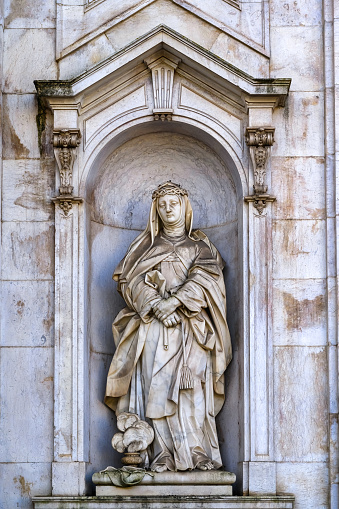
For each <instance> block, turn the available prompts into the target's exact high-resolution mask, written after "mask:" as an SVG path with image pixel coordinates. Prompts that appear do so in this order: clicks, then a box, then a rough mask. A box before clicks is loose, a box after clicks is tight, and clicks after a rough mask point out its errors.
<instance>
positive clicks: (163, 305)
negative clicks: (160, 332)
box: [152, 295, 181, 327]
mask: <svg viewBox="0 0 339 509" xmlns="http://www.w3.org/2000/svg"><path fill="white" fill-rule="evenodd" d="M179 306H181V302H180V300H179V299H177V298H176V297H175V296H174V295H172V296H171V297H169V298H168V299H162V300H160V301H158V302H157V303H156V304H155V305H154V306H153V308H152V309H153V312H154V314H155V316H156V317H157V319H158V320H160V321H161V322H162V323H163V324H164V325H165V327H175V326H176V325H178V324H179V323H180V322H181V320H180V316H179V315H178V313H177V312H176V309H177V308H178V307H179Z"/></svg>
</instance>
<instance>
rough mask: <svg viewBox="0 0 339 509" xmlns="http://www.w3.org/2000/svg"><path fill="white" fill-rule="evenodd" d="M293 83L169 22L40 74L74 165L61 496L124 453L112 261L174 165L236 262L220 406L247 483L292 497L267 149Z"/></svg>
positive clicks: (248, 488)
mask: <svg viewBox="0 0 339 509" xmlns="http://www.w3.org/2000/svg"><path fill="white" fill-rule="evenodd" d="M163 70H166V73H165V72H163ZM157 73H158V75H161V76H163V75H165V74H166V76H168V77H169V79H168V81H166V83H167V84H166V83H165V82H164V83H160V82H159V81H157V80H156V79H155V76H156V75H157ZM157 83H158V85H157ZM159 83H160V84H161V86H162V85H163V86H162V88H164V87H165V85H166V87H167V88H166V94H165V95H164V96H166V100H164V101H160V102H159V100H158V96H159V88H157V87H158V86H160V85H159ZM289 85H290V80H288V79H282V78H279V79H276V80H272V79H267V80H265V79H256V78H253V77H252V76H249V75H247V74H245V73H244V72H242V71H241V70H239V69H237V68H235V67H234V66H233V65H230V64H229V63H228V62H226V61H224V60H222V59H221V58H220V57H216V56H215V55H213V54H212V53H211V52H209V51H205V50H204V49H202V48H201V47H200V46H198V45H196V44H195V43H194V42H192V41H189V40H187V38H185V37H182V36H180V35H179V34H178V33H176V32H174V31H173V30H172V29H170V28H168V27H166V26H163V25H161V26H159V27H157V28H155V29H154V30H152V31H151V32H149V33H147V34H146V35H145V36H143V37H141V38H140V39H138V41H136V42H135V43H133V44H132V45H128V46H126V48H124V49H123V50H121V52H119V54H117V55H113V56H111V57H110V58H108V59H107V60H105V62H103V63H101V64H98V65H97V66H96V67H94V68H92V69H90V70H89V71H86V72H85V73H83V74H80V75H79V76H78V77H76V78H73V79H71V80H60V81H39V82H36V88H37V91H38V95H39V101H41V102H43V103H44V105H45V106H46V107H49V108H50V109H51V110H52V111H53V114H54V134H55V136H54V147H55V154H56V159H57V163H58V171H57V173H56V195H57V196H56V197H55V198H54V199H53V200H54V202H55V205H56V208H55V281H56V283H55V296H56V297H55V330H56V339H55V372H54V380H55V399H54V401H55V406H54V427H55V436H54V461H53V465H52V495H53V497H67V496H70V497H73V496H79V495H80V496H83V495H88V494H91V493H93V485H92V484H91V476H92V474H93V473H94V472H95V471H99V470H102V469H104V468H106V467H107V466H108V465H110V466H118V465H119V458H118V455H117V453H115V452H114V451H113V449H112V448H111V445H110V441H111V438H112V435H113V434H114V433H115V431H116V428H115V416H114V414H113V412H112V411H111V410H109V409H108V408H106V407H105V405H104V404H103V397H104V392H105V382H106V375H107V372H108V368H109V364H110V361H111V358H112V355H113V350H114V347H113V338H112V332H111V324H112V321H113V319H114V318H115V316H116V314H117V313H118V312H119V310H120V309H121V308H122V307H123V306H124V303H123V301H122V299H121V298H120V297H119V295H118V293H117V289H116V285H115V283H114V282H113V281H112V273H113V270H114V268H115V266H116V265H117V263H118V262H119V261H120V259H121V258H122V257H123V255H124V253H125V252H126V249H127V247H128V246H129V244H130V242H131V241H132V240H133V239H134V238H135V237H136V236H137V235H138V233H139V232H140V231H141V230H142V229H143V228H144V227H145V225H146V222H147V217H148V212H149V207H150V202H151V191H152V190H153V189H154V188H156V187H157V186H158V184H159V183H162V182H163V181H165V180H167V179H172V180H173V181H174V182H177V183H180V184H182V185H183V186H184V187H185V188H187V190H188V191H189V194H190V198H191V201H192V205H193V210H194V227H195V228H200V229H202V230H204V231H206V233H207V234H208V236H209V238H210V239H211V240H212V242H214V243H215V245H216V246H217V248H218V249H219V251H220V253H221V255H222V256H223V258H224V260H225V262H226V268H225V273H224V274H225V281H226V289H227V298H228V323H229V326H230V331H231V336H232V343H233V352H234V355H233V361H232V363H231V364H230V366H229V368H228V369H227V371H226V384H227V387H226V402H225V405H224V408H223V410H222V411H221V413H220V414H219V416H218V420H217V426H218V433H219V439H220V443H221V444H220V445H221V453H222V459H223V462H224V465H225V467H226V469H227V470H230V471H232V472H234V473H236V475H237V484H236V485H235V487H234V492H235V493H238V494H240V495H242V494H250V495H254V496H261V495H263V496H264V497H265V496H267V495H270V496H271V497H275V496H276V463H275V453H274V428H273V419H274V413H273V411H274V408H273V376H274V373H273V363H272V348H273V347H272V337H271V322H270V320H271V310H270V301H271V299H270V295H271V292H272V288H271V281H272V278H271V275H270V274H271V272H270V271H271V266H272V249H271V234H272V220H271V202H272V201H273V200H274V199H275V198H274V196H271V195H270V194H269V193H270V192H271V190H270V172H269V165H267V162H268V160H269V151H270V147H271V146H272V144H273V142H274V126H272V112H273V110H274V108H277V107H282V106H284V103H285V99H286V96H287V93H288V89H289ZM247 144H248V145H249V147H250V151H249V150H248V147H247ZM250 159H252V165H253V168H252V167H251V162H250ZM253 187H254V194H253ZM85 480H86V482H85ZM53 497H52V499H53V500H51V504H52V505H51V506H50V507H53V503H54V501H56V502H55V503H59V502H58V501H57V499H55V498H53ZM40 502H41V504H43V503H45V502H44V501H43V500H40V501H38V500H37V501H36V502H35V503H36V507H40V506H39V504H40ZM46 503H47V502H46ZM79 503H80V502H79ZM81 503H82V502H81ZM88 503H90V501H88ZM258 503H259V502H258ZM284 503H285V502H284ZM286 503H287V502H286ZM288 504H290V501H288V503H287V505H282V506H281V507H291V506H290V505H288ZM264 506H265V505H264ZM264 506H262V507H264ZM256 507H261V506H259V505H257V506H256ZM265 507H267V506H265ZM275 507H278V506H275ZM279 507H280V506H279Z"/></svg>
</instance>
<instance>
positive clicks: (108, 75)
mask: <svg viewBox="0 0 339 509" xmlns="http://www.w3.org/2000/svg"><path fill="white" fill-rule="evenodd" d="M159 50H165V51H167V52H169V53H170V54H172V55H173V57H175V58H176V59H178V60H179V61H180V63H179V65H178V68H177V72H179V73H180V72H181V73H187V74H188V75H190V76H192V77H193V78H194V79H196V80H200V81H201V82H203V83H206V84H207V85H208V86H210V87H212V88H214V89H215V90H216V91H218V90H219V91H220V92H221V93H223V94H224V95H227V96H229V97H232V98H233V100H234V101H235V102H238V104H239V106H240V105H242V106H244V105H245V101H246V100H247V99H249V98H261V100H268V101H272V102H273V103H275V104H276V105H283V104H284V101H285V98H286V96H287V93H288V90H289V86H290V80H289V79H283V78H279V79H264V78H256V77H253V76H250V75H249V74H247V73H245V72H243V71H242V70H241V69H238V68H237V67H235V66H234V65H232V64H230V63H229V62H227V61H225V60H223V59H221V58H220V57H218V56H217V55H216V54H213V53H212V52H210V51H207V50H206V49H204V48H202V47H201V46H199V45H197V44H196V43H194V42H193V41H190V40H188V39H187V38H186V37H183V36H182V35H181V34H179V33H178V32H175V31H174V30H172V29H171V28H169V27H167V26H164V25H160V26H158V27H156V28H155V29H153V30H151V31H150V32H148V33H147V34H145V35H144V36H143V37H140V38H138V39H137V40H135V41H133V42H132V43H130V44H129V45H127V46H126V47H125V48H123V49H122V50H120V51H118V52H116V53H114V54H113V55H111V56H110V57H108V58H106V59H105V60H104V61H103V62H100V63H99V64H97V65H96V66H93V67H92V68H91V69H89V70H87V71H86V72H84V73H82V74H80V75H79V76H77V77H75V78H73V79H71V80H51V81H36V82H35V84H36V88H37V91H38V93H39V95H41V96H46V97H55V98H56V97H60V98H61V97H62V98H63V99H64V100H66V98H69V101H70V102H71V101H74V102H77V101H78V102H79V101H83V98H84V96H86V95H90V94H91V93H92V91H93V90H94V89H96V91H97V92H96V95H97V96H98V94H101V95H104V94H105V93H106V88H107V87H108V88H111V87H112V86H114V87H117V86H120V83H123V82H126V81H128V80H131V79H134V78H133V76H134V77H135V76H137V75H138V74H140V73H142V72H145V71H147V64H146V63H145V62H146V60H147V59H148V58H149V57H151V55H152V54H154V53H155V52H158V51H159ZM148 72H149V71H148ZM98 90H99V91H98ZM265 98H266V99H265Z"/></svg>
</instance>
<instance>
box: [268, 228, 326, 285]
mask: <svg viewBox="0 0 339 509" xmlns="http://www.w3.org/2000/svg"><path fill="white" fill-rule="evenodd" d="M325 245H326V223H325V221H323V220H320V219H318V220H313V221H311V220H279V221H274V222H273V277H274V279H322V278H324V277H326V252H325V249H324V246H325Z"/></svg>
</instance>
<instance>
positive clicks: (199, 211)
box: [88, 128, 243, 482]
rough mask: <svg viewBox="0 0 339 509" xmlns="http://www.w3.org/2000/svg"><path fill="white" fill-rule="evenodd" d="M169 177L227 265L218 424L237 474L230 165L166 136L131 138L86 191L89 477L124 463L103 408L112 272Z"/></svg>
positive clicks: (195, 143)
mask: <svg viewBox="0 0 339 509" xmlns="http://www.w3.org/2000/svg"><path fill="white" fill-rule="evenodd" d="M168 179H171V180H172V181H173V182H177V183H180V184H181V185H182V186H183V187H184V188H185V189H187V190H188V192H189V196H190V200H191V203H192V206H193V212H194V228H200V229H202V230H203V231H204V232H206V233H207V235H208V237H209V238H210V239H211V240H212V242H213V243H214V244H215V245H216V246H217V248H218V250H219V251H220V253H221V255H222V257H223V259H224V260H225V263H226V266H225V270H224V275H225V281H226V288H227V296H228V301H227V302H228V323H229V327H230V331H231V336H232V343H233V352H234V358H233V361H232V363H231V365H230V366H229V368H228V370H227V377H226V380H227V391H226V394H227V400H226V403H225V405H224V408H223V410H222V411H221V412H220V414H219V416H218V420H217V424H218V435H219V439H220V442H221V453H222V457H223V463H224V465H225V467H226V469H227V470H229V471H232V472H236V473H237V476H238V479H239V482H241V471H239V466H238V462H239V461H240V457H241V451H240V447H241V441H240V436H241V433H240V430H239V428H238V422H241V420H242V419H241V418H240V414H242V406H243V405H242V397H241V393H242V392H243V391H242V390H241V387H240V386H239V378H240V371H239V369H240V367H239V355H238V349H239V343H241V335H240V333H239V325H240V320H239V312H240V309H241V306H240V305H239V302H240V296H239V293H240V289H241V285H240V284H239V274H240V273H241V264H240V267H239V261H241V257H240V256H239V248H238V227H239V222H238V210H237V208H238V197H237V193H236V187H235V184H234V182H233V178H232V175H231V173H230V170H229V169H228V167H227V165H226V164H225V162H224V161H223V160H222V159H221V158H220V157H219V156H218V155H217V154H216V153H215V152H214V150H213V149H211V148H210V147H209V146H208V145H207V144H206V143H204V142H202V141H199V140H197V139H196V138H193V137H190V136H187V135H183V134H179V133H176V132H170V131H165V130H163V132H161V130H160V132H159V129H158V128H157V130H156V132H153V133H152V132H150V133H148V134H141V135H140V136H137V137H134V138H132V139H131V140H130V141H127V142H126V143H124V144H123V145H121V146H120V147H119V148H117V149H116V150H114V151H113V152H112V153H111V154H110V155H109V156H108V157H107V159H106V161H105V162H104V163H103V164H102V165H101V167H100V168H99V169H98V170H97V173H96V176H95V179H93V181H92V184H91V186H90V189H89V194H88V200H89V203H90V208H91V214H90V229H89V230H90V237H89V238H90V240H89V245H90V247H89V250H90V278H89V280H90V283H89V284H90V287H89V310H90V313H89V314H90V325H89V338H90V345H91V348H90V352H91V353H90V402H89V407H90V414H91V417H90V468H89V470H88V476H91V474H92V473H93V472H95V471H98V470H102V469H103V468H105V467H106V466H107V465H112V466H115V467H118V466H119V464H120V458H119V457H116V456H120V455H117V453H115V451H113V449H111V447H110V440H111V438H112V436H113V433H114V432H115V431H116V430H115V417H114V416H113V413H112V411H111V410H109V409H108V408H106V407H105V406H104V404H103V402H102V400H103V394H104V390H105V383H106V376H107V370H108V366H109V363H110V360H111V357H112V354H113V351H114V346H113V338H112V328H111V325H112V321H113V319H114V318H115V316H116V315H117V313H118V312H119V311H120V309H122V307H124V306H125V304H124V302H123V300H122V299H121V298H120V296H119V295H118V293H117V289H116V283H115V282H113V281H112V273H113V270H114V268H115V266H116V265H117V264H118V262H119V261H120V259H121V258H122V257H123V256H124V254H125V252H126V250H127V248H128V246H129V244H130V243H131V241H132V240H133V239H134V238H135V237H136V236H137V235H138V233H139V232H140V231H141V230H143V229H144V228H145V226H146V223H147V220H148V215H149V209H150V203H151V194H152V190H154V189H155V188H156V187H157V186H158V184H159V183H162V182H164V181H166V180H168Z"/></svg>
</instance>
